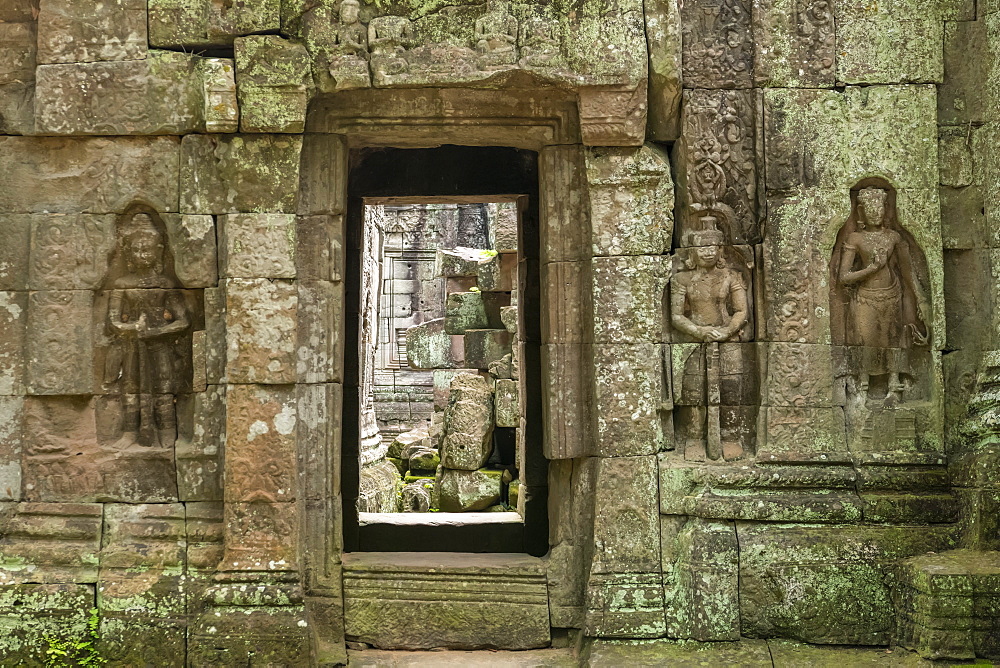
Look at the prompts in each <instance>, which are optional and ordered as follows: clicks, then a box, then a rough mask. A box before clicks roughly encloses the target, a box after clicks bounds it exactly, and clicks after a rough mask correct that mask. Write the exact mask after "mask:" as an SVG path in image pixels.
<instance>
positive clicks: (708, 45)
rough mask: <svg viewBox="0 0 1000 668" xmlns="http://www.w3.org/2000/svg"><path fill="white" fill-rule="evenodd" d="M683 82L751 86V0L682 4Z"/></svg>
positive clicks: (705, 85) (696, 85) (703, 85)
mask: <svg viewBox="0 0 1000 668" xmlns="http://www.w3.org/2000/svg"><path fill="white" fill-rule="evenodd" d="M681 22H682V23H681V24H682V26H683V29H682V30H683V59H682V63H683V76H684V85H685V86H690V87H692V88H749V87H750V85H751V82H752V70H753V48H752V42H751V39H750V2H749V1H748V0H696V1H695V2H686V3H683V4H682V5H681Z"/></svg>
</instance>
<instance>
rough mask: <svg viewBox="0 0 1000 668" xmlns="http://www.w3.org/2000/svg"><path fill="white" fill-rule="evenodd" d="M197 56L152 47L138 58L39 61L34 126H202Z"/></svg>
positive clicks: (113, 131) (125, 130) (69, 129)
mask: <svg viewBox="0 0 1000 668" xmlns="http://www.w3.org/2000/svg"><path fill="white" fill-rule="evenodd" d="M199 61H200V58H198V57H197V56H193V55H190V54H186V53H174V52H173V51H153V52H151V53H150V55H149V57H148V58H146V59H143V60H123V61H115V62H103V63H68V64H62V65H40V66H39V67H38V69H37V81H36V84H35V115H36V116H35V118H36V122H35V126H36V129H37V131H38V132H42V133H46V134H67V135H70V134H78V135H79V134H95V135H157V134H184V133H188V132H196V131H198V130H200V129H202V128H203V127H204V111H205V103H204V95H205V91H204V85H203V78H202V70H201V65H200V62H199Z"/></svg>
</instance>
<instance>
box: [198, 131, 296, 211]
mask: <svg viewBox="0 0 1000 668" xmlns="http://www.w3.org/2000/svg"><path fill="white" fill-rule="evenodd" d="M301 150H302V139H301V138H299V137H283V136H255V135H247V136H243V135H215V136H213V135H187V136H186V137H184V141H183V142H182V145H181V152H182V159H181V192H182V193H183V196H182V198H181V211H182V213H201V214H205V213H213V214H219V213H232V212H245V213H294V212H295V200H296V193H297V190H298V182H299V153H300V152H301Z"/></svg>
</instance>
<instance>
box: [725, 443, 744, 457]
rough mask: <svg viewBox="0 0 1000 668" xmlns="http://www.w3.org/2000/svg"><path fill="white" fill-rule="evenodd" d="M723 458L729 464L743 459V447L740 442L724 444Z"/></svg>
mask: <svg viewBox="0 0 1000 668" xmlns="http://www.w3.org/2000/svg"><path fill="white" fill-rule="evenodd" d="M722 458H723V459H725V460H726V461H727V462H732V461H736V460H737V459H742V458H743V446H742V445H741V444H740V443H739V442H738V441H723V442H722Z"/></svg>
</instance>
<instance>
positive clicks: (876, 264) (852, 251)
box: [839, 234, 889, 285]
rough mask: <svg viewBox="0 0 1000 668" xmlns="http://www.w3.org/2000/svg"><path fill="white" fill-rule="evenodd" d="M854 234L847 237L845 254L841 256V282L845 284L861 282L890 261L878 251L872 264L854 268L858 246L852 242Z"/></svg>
mask: <svg viewBox="0 0 1000 668" xmlns="http://www.w3.org/2000/svg"><path fill="white" fill-rule="evenodd" d="M853 239H854V235H853V234H852V235H851V236H849V237H848V238H847V243H845V244H844V252H843V255H841V256H840V272H839V275H840V282H841V283H843V284H844V285H854V284H855V283H860V282H861V281H863V280H865V279H866V278H868V277H869V276H871V275H872V274H874V273H875V272H877V271H878V270H880V269H881V268H882V267H884V266H885V263H886V262H887V261H888V259H889V258H888V256H886V257H882V255H881V254H880V253H876V254H875V255H874V256H873V257H872V261H871V264H869V265H868V266H867V267H864V268H863V269H858V270H857V271H854V270H853V267H854V258H855V257H856V256H857V252H858V251H857V246H856V245H855V244H854V243H852V241H853Z"/></svg>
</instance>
